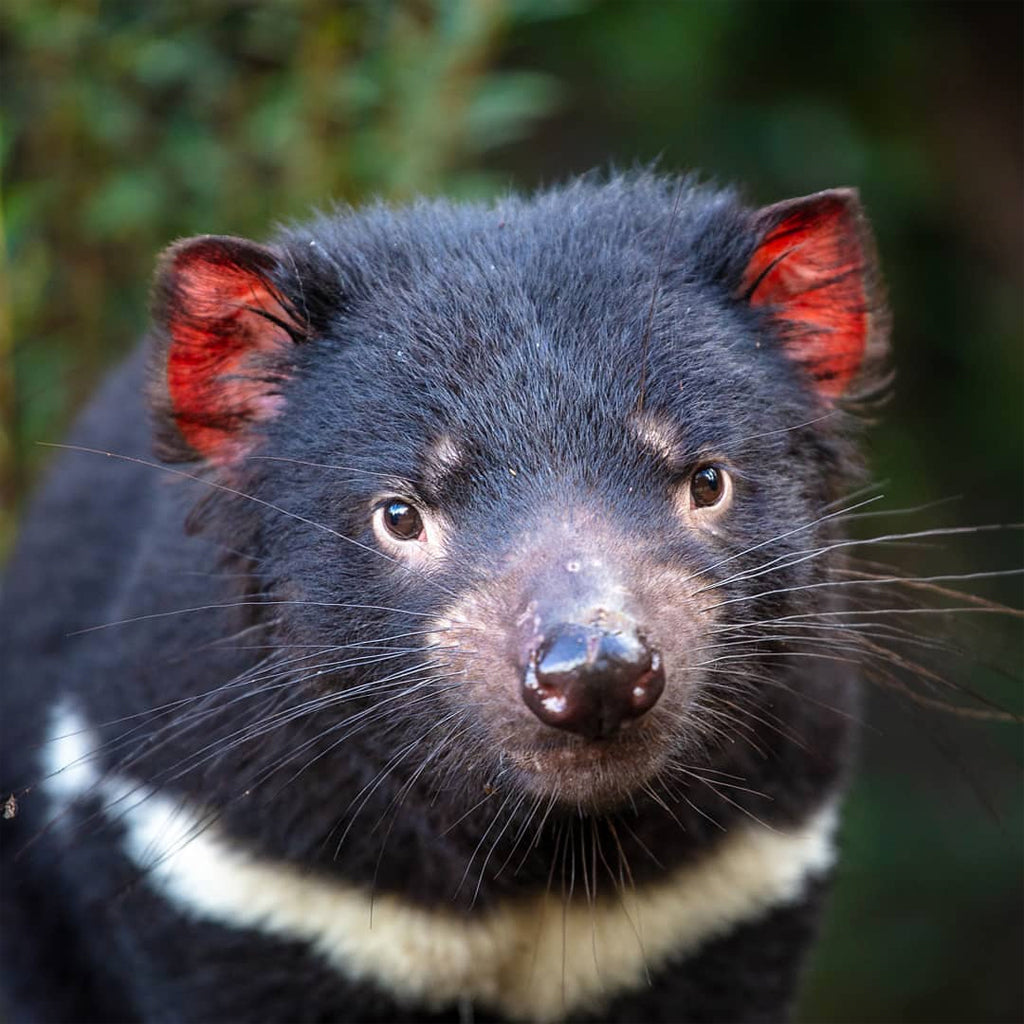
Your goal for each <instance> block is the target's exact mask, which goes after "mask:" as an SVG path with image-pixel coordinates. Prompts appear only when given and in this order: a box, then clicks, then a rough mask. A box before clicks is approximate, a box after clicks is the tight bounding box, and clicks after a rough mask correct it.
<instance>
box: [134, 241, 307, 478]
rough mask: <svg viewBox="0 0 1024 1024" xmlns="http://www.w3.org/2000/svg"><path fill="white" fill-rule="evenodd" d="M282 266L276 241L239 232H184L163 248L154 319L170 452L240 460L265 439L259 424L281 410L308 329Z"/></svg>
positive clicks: (165, 450) (164, 435)
mask: <svg viewBox="0 0 1024 1024" xmlns="http://www.w3.org/2000/svg"><path fill="white" fill-rule="evenodd" d="M278 269H279V256H278V254H277V253H276V252H275V251H274V250H273V249H271V248H269V247H266V246H262V245H257V244H256V243H255V242H249V241H246V240H245V239H241V238H229V237H218V236H202V237H199V238H192V239H187V240H185V241H183V242H178V243H176V244H175V245H173V246H171V248H170V249H168V250H167V252H166V253H165V254H164V256H163V258H162V260H161V262H160V266H159V268H158V271H157V277H156V284H155V288H154V301H153V319H154V322H155V324H156V326H157V330H158V333H159V335H160V336H161V340H162V341H163V344H162V346H161V350H160V352H159V354H158V358H159V365H158V367H157V383H156V388H155V390H156V396H155V398H156V403H155V404H156V406H157V411H158V420H160V419H162V422H158V436H159V440H160V441H161V442H162V444H161V454H163V455H164V456H165V457H168V458H177V459H190V458H191V459H195V458H202V459H205V460H206V461H208V462H210V463H214V464H219V465H225V464H230V463H233V462H237V461H238V460H240V459H242V458H244V456H245V455H246V454H248V452H250V451H251V450H252V449H253V448H254V447H255V446H256V444H258V442H259V438H260V434H259V429H258V428H259V424H260V423H261V422H264V421H266V420H268V419H271V418H272V417H274V416H276V415H277V414H278V413H279V412H280V411H281V409H282V407H283V398H282V395H281V385H282V383H283V382H284V381H285V380H286V379H287V378H288V375H289V370H290V365H291V361H292V354H293V350H294V346H295V344H296V342H298V341H300V340H301V339H302V338H303V337H304V336H305V334H306V329H305V326H304V325H303V324H302V322H301V320H300V318H299V316H298V315H297V314H296V312H295V309H294V308H293V306H292V305H291V303H290V302H289V301H288V299H287V298H286V297H285V296H284V295H282V293H281V292H280V290H279V288H278V287H277V285H276V284H275V283H274V282H275V279H276V274H277V271H278ZM160 414H162V416H161V415H160ZM175 442H177V443H175ZM181 442H184V445H185V448H184V450H182V447H181Z"/></svg>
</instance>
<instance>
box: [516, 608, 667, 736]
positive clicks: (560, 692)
mask: <svg viewBox="0 0 1024 1024" xmlns="http://www.w3.org/2000/svg"><path fill="white" fill-rule="evenodd" d="M664 688H665V671H664V669H663V667H662V664H661V655H660V654H659V653H658V652H657V651H656V650H654V649H653V648H652V647H651V646H650V645H649V644H648V643H647V641H646V640H645V639H644V638H643V637H642V636H641V635H640V634H639V633H638V632H637V631H636V630H634V629H629V628H626V629H615V630H609V629H604V628H601V627H600V626H585V625H580V624H577V623H563V624H560V625H558V626H555V627H554V628H553V629H551V630H549V631H547V633H546V635H545V636H544V638H543V640H542V641H541V642H540V643H539V644H538V645H537V646H536V647H535V648H534V650H533V651H532V652H531V654H530V657H529V660H528V663H527V665H526V668H525V671H524V673H523V679H522V694H523V700H524V701H525V702H526V706H527V707H528V708H529V709H530V710H531V711H532V712H533V713H534V714H535V715H536V716H537V717H538V718H539V719H540V720H541V721H542V722H544V724H545V725H551V726H554V727H555V728H556V729H567V730H569V731H570V732H575V733H579V734H580V735H581V736H586V737H587V738H588V739H595V738H597V737H602V736H610V735H611V734H612V733H614V732H615V731H616V730H617V729H618V728H619V727H620V726H621V725H622V724H623V723H624V722H628V721H630V720H632V719H635V718H639V717H640V716H641V715H643V714H645V713H646V712H648V711H650V709H651V708H652V707H654V705H655V704H656V703H657V701H658V698H659V697H660V696H661V692H662V690H663V689H664Z"/></svg>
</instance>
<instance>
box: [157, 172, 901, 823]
mask: <svg viewBox="0 0 1024 1024" xmlns="http://www.w3.org/2000/svg"><path fill="white" fill-rule="evenodd" d="M874 275H875V268H874V262H873V252H872V245H871V241H870V238H869V236H868V232H867V228H866V226H865V222H864V219H863V216H862V214H861V211H860V207H859V204H858V201H857V197H856V195H855V194H854V193H852V192H848V191H834V192H824V193H820V194H817V195H814V196H810V197H807V198H805V199H799V200H795V201H792V202H787V203H783V204H779V205H776V206H772V207H768V208H766V209H762V210H758V211H751V210H749V209H747V208H745V207H743V206H742V205H740V203H739V202H738V201H737V200H736V199H735V198H734V197H733V196H732V195H731V194H729V193H722V192H716V191H711V190H708V189H705V188H700V187H696V186H694V185H692V184H691V183H688V182H683V183H681V184H680V183H677V182H675V181H665V180H660V179H656V178H653V177H649V176H639V177H636V178H629V179H615V180H613V181H611V182H609V183H606V184H592V183H586V182H583V183H576V184H573V185H571V186H569V187H566V188H562V189H557V190H554V191H550V192H547V193H544V194H541V195H540V196H538V197H536V198H534V199H530V200H519V199H507V200H503V201H501V202H498V203H496V204H495V205H493V206H469V207H454V206H451V205H448V204H446V203H423V204H421V205H417V206H414V207H412V208H409V209H405V210H400V211H389V210H385V209H375V210H371V211H369V212H366V213H362V214H348V213H345V214H341V215H338V216H330V217H325V218H321V219H320V220H317V221H315V222H314V223H312V224H311V225H309V226H307V227H304V228H300V229H296V230H291V231H286V232H285V233H283V234H282V235H281V236H280V237H279V238H278V239H277V241H276V242H275V243H273V244H272V245H269V246H260V245H256V244H253V243H250V242H246V241H242V240H239V239H233V238H218V237H205V238H198V239H192V240H189V241H185V242H182V243H179V244H177V245H175V246H174V247H172V248H171V249H170V251H169V252H168V253H167V255H166V257H165V259H164V263H163V266H162V269H161V271H160V274H159V278H158V282H157V289H156V300H155V307H156V320H157V323H158V327H159V332H158V333H159V337H160V340H161V344H160V345H159V346H158V353H157V359H156V373H155V377H156V379H155V385H154V395H155V405H156V408H157V412H158V436H159V441H160V445H161V451H162V454H163V455H164V456H165V457H166V458H168V459H172V460H179V461H188V460H193V461H197V462H201V463H202V464H203V466H204V469H203V470H202V472H204V473H205V474H208V478H209V480H210V481H211V482H213V483H214V484H215V486H216V487H217V488H219V490H218V493H219V494H221V495H222V496H223V495H225V494H227V493H228V491H226V490H225V489H230V491H231V492H234V491H238V492H244V495H245V496H246V497H245V498H234V497H231V498H229V500H223V501H217V502H215V503H214V504H213V506H212V507H211V508H210V509H209V510H208V513H207V515H208V517H209V518H210V519H215V520H216V521H217V524H218V528H220V529H221V530H222V531H225V532H226V533H227V534H229V535H230V534H233V535H235V536H236V537H237V538H239V540H238V543H239V545H242V546H243V547H244V548H245V550H244V552H243V553H244V554H245V555H246V556H247V557H249V558H250V559H251V563H252V565H253V566H254V567H255V571H256V573H257V574H258V577H259V580H260V587H261V593H262V594H264V595H265V596H267V597H268V598H272V599H273V600H274V601H275V602H277V603H276V604H275V605H274V614H273V623H272V626H268V629H272V631H273V633H274V636H275V638H276V639H277V641H278V642H279V643H288V644H289V645H292V649H293V650H296V649H300V648H301V649H305V650H309V651H311V652H313V653H312V654H310V655H309V656H308V660H307V661H305V662H304V663H303V664H302V671H301V672H297V673H296V676H297V679H298V680H299V681H297V682H296V686H297V687H298V689H299V690H300V691H301V692H303V693H305V694H306V697H305V698H303V699H305V700H306V701H307V703H308V705H309V706H310V707H311V708H315V709H316V710H315V712H314V713H311V714H310V725H309V729H310V732H311V734H314V733H315V732H316V731H317V730H318V729H326V728H328V726H327V725H326V724H325V723H327V722H329V720H330V716H332V715H333V716H337V717H338V720H339V721H342V720H344V721H349V720H350V718H351V716H352V715H353V708H361V709H363V711H362V713H363V714H364V716H365V717H364V720H363V725H362V726H358V728H361V729H362V730H363V731H364V732H366V733H371V734H373V735H376V736H377V737H379V747H380V749H381V750H382V751H383V753H382V764H384V763H385V762H387V760H388V758H389V757H391V756H395V757H400V756H401V755H402V752H403V751H412V750H415V751H416V755H415V760H416V762H417V764H419V765H420V766H422V767H423V770H424V771H425V772H427V773H428V775H430V776H431V777H433V778H434V780H435V781H436V782H437V783H439V784H443V785H449V786H451V787H459V786H468V787H470V788H473V787H477V788H479V786H480V785H482V784H488V785H492V786H493V785H496V786H501V787H506V786H507V787H511V788H512V789H513V790H518V791H520V792H521V793H524V794H529V795H532V796H534V797H538V798H550V799H551V800H552V802H553V803H554V802H564V803H566V804H569V805H575V806H582V807H598V808H600V807H608V806H614V805H616V804H618V803H621V802H623V801H628V800H630V799H632V798H634V797H635V796H636V795H637V794H638V793H640V792H641V791H643V790H645V789H649V788H650V787H651V785H652V783H653V782H654V781H655V780H657V779H658V778H661V777H663V776H665V775H666V774H669V775H671V774H672V773H677V774H678V773H685V772H688V771H698V770H703V769H704V768H706V767H707V766H708V765H713V764H716V763H719V762H716V761H715V757H716V756H717V755H716V753H715V752H716V751H720V750H721V749H723V748H724V747H726V746H728V745H730V744H733V745H741V746H742V745H744V744H748V745H752V747H753V748H756V746H757V744H756V741H755V740H754V739H753V738H752V736H753V735H754V734H755V733H757V731H758V729H759V728H760V727H759V726H758V725H757V724H756V723H758V722H761V723H764V722H770V721H771V720H772V718H773V716H774V717H776V718H778V717H779V707H781V705H782V703H784V699H785V693H786V692H787V691H792V690H793V689H794V688H798V687H810V686H811V685H812V684H811V683H808V682H806V681H804V680H803V679H802V677H800V676H798V675H795V674H792V673H790V674H787V673H789V671H790V670H789V668H788V666H790V665H791V664H795V662H794V661H793V657H794V656H795V655H797V654H799V652H800V644H801V641H802V640H803V639H804V638H805V637H806V636H807V633H806V631H805V627H807V626H809V625H811V624H812V623H813V622H816V621H819V620H816V619H813V617H809V616H810V613H811V612H820V611H821V609H822V608H823V607H825V606H826V605H827V604H828V600H827V599H826V598H824V597H822V596H820V595H821V594H823V593H830V591H829V590H828V588H820V587H818V586H817V585H818V584H820V583H821V582H823V581H826V580H828V579H830V578H831V577H829V572H830V570H831V569H832V568H833V567H834V566H835V564H836V561H835V559H834V558H832V557H830V556H828V553H827V552H826V551H825V550H824V549H825V548H826V547H827V546H828V545H829V544H830V543H833V542H834V541H835V540H836V539H837V534H836V531H835V528H834V524H835V519H836V514H837V513H840V512H841V511H842V510H843V508H844V505H843V504H842V500H843V497H844V494H846V493H847V491H848V489H849V484H850V481H851V480H852V479H853V477H854V476H855V472H856V466H855V460H854V459H853V457H852V455H851V449H850V443H849V440H848V437H847V435H848V433H849V430H850V417H849V416H848V411H847V410H848V408H849V406H850V403H851V400H852V399H854V398H861V397H863V396H864V395H865V394H866V393H867V391H868V390H869V389H870V388H872V387H874V386H875V385H876V384H877V379H876V377H877V374H876V371H877V367H878V363H879V361H880V357H881V356H882V351H881V350H882V348H883V347H884V334H885V329H884V328H885V324H884V315H883V313H882V310H881V308H880V305H879V295H878V292H877V288H876V285H875V276H874ZM801 616H803V617H804V619H802V618H801ZM805 620H806V621H805ZM342 650H343V651H344V656H341V655H340V654H339V653H338V652H340V651H342ZM354 652H355V653H354ZM357 655H360V656H357ZM787 659H788V660H787ZM311 665H312V666H315V668H316V671H308V670H309V668H310V666H311ZM324 693H327V694H346V693H347V694H350V695H352V696H353V701H352V702H349V703H342V702H341V701H338V702H334V703H331V702H330V701H319V702H318V701H317V700H315V699H313V698H312V697H310V696H309V695H310V694H321V695H322V694H324ZM297 703H300V701H299V699H298V698H297ZM351 728H352V729H356V728H357V726H352V727H351ZM777 729H778V730H784V729H785V723H782V724H780V725H779V726H778V727H777ZM339 735H341V733H339Z"/></svg>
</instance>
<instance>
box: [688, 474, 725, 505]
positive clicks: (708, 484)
mask: <svg viewBox="0 0 1024 1024" xmlns="http://www.w3.org/2000/svg"><path fill="white" fill-rule="evenodd" d="M724 494H725V471H724V470H722V469H719V468H718V467H717V466H703V467H702V468H700V469H698V470H697V472H696V473H694V474H693V476H692V477H691V478H690V499H691V501H692V502H693V504H694V505H695V506H696V507H697V508H707V506H709V505H717V504H718V503H719V502H720V501H721V500H722V495H724Z"/></svg>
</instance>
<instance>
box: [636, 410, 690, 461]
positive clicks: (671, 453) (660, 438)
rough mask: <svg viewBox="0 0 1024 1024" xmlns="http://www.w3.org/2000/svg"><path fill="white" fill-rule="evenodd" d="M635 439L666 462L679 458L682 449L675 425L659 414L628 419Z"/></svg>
mask: <svg viewBox="0 0 1024 1024" xmlns="http://www.w3.org/2000/svg"><path fill="white" fill-rule="evenodd" d="M629 425H630V428H631V429H632V431H633V433H634V435H635V436H636V439H637V440H638V441H639V442H640V443H641V444H642V445H644V447H645V448H648V449H650V450H651V451H652V452H654V453H655V454H656V455H659V456H660V457H661V458H662V459H664V460H665V461H666V462H668V463H675V462H678V460H679V453H680V451H681V450H682V446H681V444H680V439H679V432H678V431H677V429H676V427H675V425H674V424H673V423H671V422H669V421H668V420H666V419H664V418H662V417H660V416H649V415H643V416H635V417H632V418H631V419H630V421H629Z"/></svg>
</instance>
